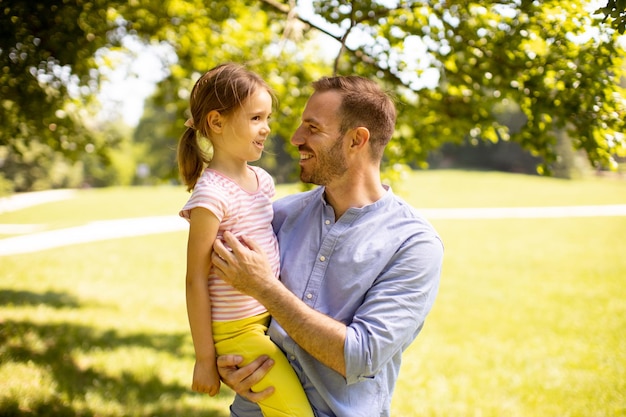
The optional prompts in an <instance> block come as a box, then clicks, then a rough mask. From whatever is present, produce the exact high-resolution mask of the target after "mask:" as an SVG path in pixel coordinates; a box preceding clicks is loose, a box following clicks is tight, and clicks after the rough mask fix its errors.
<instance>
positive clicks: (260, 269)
mask: <svg viewBox="0 0 626 417" xmlns="http://www.w3.org/2000/svg"><path fill="white" fill-rule="evenodd" d="M224 241H225V242H226V244H227V245H228V246H229V247H230V248H232V252H231V251H229V250H228V249H227V248H226V247H225V246H224V244H223V243H222V242H221V241H220V240H219V239H217V240H216V241H215V244H214V246H213V248H214V250H213V255H212V262H213V265H214V267H215V270H216V272H217V274H218V275H219V276H220V277H222V278H223V279H224V280H225V281H226V282H228V283H229V284H231V285H232V286H233V287H235V288H236V289H237V290H239V291H241V292H243V293H245V294H248V295H250V296H252V297H254V298H256V299H257V300H258V301H259V302H260V303H261V304H263V305H264V306H265V308H267V310H268V312H269V313H270V314H271V316H272V318H273V319H274V320H276V321H277V322H278V323H279V324H280V325H281V326H282V328H283V329H284V330H285V331H286V332H287V334H289V336H290V337H291V338H292V339H293V340H294V341H295V342H296V343H297V344H298V345H299V346H300V347H301V348H303V349H304V350H305V351H307V352H308V353H309V354H310V355H312V356H313V357H315V358H316V359H317V360H319V361H320V362H321V363H323V364H324V365H326V366H328V367H329V368H331V369H333V370H335V371H336V372H338V373H340V374H341V375H343V376H344V377H345V376H346V362H345V356H344V346H345V341H346V332H347V329H346V326H345V325H344V324H343V323H341V322H339V321H337V320H335V319H332V318H330V317H328V316H326V315H325V314H322V313H320V312H318V311H316V310H314V309H312V308H311V307H309V306H307V305H306V304H305V303H304V302H302V300H300V299H299V298H298V297H297V296H295V295H294V294H293V293H292V292H291V291H290V290H289V289H287V288H286V287H285V286H284V285H283V284H282V283H281V282H280V281H279V280H277V279H276V278H275V277H274V274H273V272H272V270H271V268H270V266H269V263H268V262H267V258H266V256H265V254H264V253H263V250H262V249H261V248H260V247H259V246H258V245H257V244H256V243H255V242H253V241H249V240H246V239H245V237H242V241H243V244H242V243H241V242H239V241H238V240H237V238H235V236H234V235H233V234H232V233H229V232H226V233H224ZM244 244H245V245H244Z"/></svg>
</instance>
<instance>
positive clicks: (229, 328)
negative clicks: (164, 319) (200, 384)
mask: <svg viewBox="0 0 626 417" xmlns="http://www.w3.org/2000/svg"><path fill="white" fill-rule="evenodd" d="M269 320H270V315H269V313H263V314H260V315H258V316H254V317H250V318H247V319H242V320H234V321H227V322H213V339H214V342H215V350H216V352H217V354H218V355H226V354H235V355H241V356H243V358H244V360H243V363H242V366H243V365H246V364H248V363H250V362H252V361H253V360H255V359H256V358H258V357H259V356H261V355H267V356H269V357H270V358H272V359H273V360H274V366H273V367H272V369H271V370H270V371H269V372H268V374H267V375H265V377H263V379H262V380H261V381H260V382H259V383H258V384H256V385H255V386H254V387H252V390H253V391H255V392H259V391H262V390H264V389H265V388H267V387H274V388H275V390H274V393H273V394H272V395H270V396H269V397H268V398H266V399H265V400H263V401H261V402H259V403H258V404H259V406H260V407H261V412H262V413H263V416H264V417H307V416H310V417H313V411H312V409H311V406H310V404H309V400H308V399H307V397H306V394H305V393H304V390H303V389H302V384H301V383H300V380H299V379H298V376H297V375H296V373H295V371H294V370H293V368H292V367H291V365H290V364H289V361H287V358H286V357H285V355H284V354H283V352H282V351H281V350H280V349H279V348H278V346H276V345H275V344H274V342H272V341H271V340H270V337H269V336H268V335H266V334H265V332H266V331H267V326H268V325H269Z"/></svg>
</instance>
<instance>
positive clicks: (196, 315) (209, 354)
mask: <svg viewBox="0 0 626 417" xmlns="http://www.w3.org/2000/svg"><path fill="white" fill-rule="evenodd" d="M189 221H190V225H189V240H188V242H187V275H186V282H187V289H186V296H187V316H188V317H189V327H190V329H191V337H192V339H193V347H194V350H195V352H196V363H195V366H194V371H193V383H192V386H191V389H193V390H194V391H197V392H203V393H207V394H209V395H211V396H214V395H216V394H217V393H218V392H219V389H220V378H219V375H218V373H217V366H216V363H215V346H214V344H213V331H212V328H211V301H210V299H209V287H208V285H207V280H208V276H209V269H210V268H211V253H212V252H213V242H214V241H215V238H216V236H217V231H218V227H219V221H218V219H217V217H215V215H214V214H213V213H211V212H210V211H209V210H207V209H204V208H201V207H197V208H193V209H191V212H190V213H189Z"/></svg>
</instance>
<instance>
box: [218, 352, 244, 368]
mask: <svg viewBox="0 0 626 417" xmlns="http://www.w3.org/2000/svg"><path fill="white" fill-rule="evenodd" d="M241 362H243V357H242V356H239V355H221V356H218V357H217V366H218V368H229V367H233V368H236V367H237V366H238V365H239V364H240V363H241Z"/></svg>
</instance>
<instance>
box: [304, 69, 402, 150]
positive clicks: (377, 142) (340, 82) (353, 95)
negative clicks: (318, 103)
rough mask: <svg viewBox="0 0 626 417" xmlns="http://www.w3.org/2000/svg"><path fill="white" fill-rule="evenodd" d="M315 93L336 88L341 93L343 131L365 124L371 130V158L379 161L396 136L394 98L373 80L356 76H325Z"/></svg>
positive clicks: (340, 115)
mask: <svg viewBox="0 0 626 417" xmlns="http://www.w3.org/2000/svg"><path fill="white" fill-rule="evenodd" d="M313 89H314V90H315V92H320V93H322V92H326V91H336V92H338V93H339V94H340V95H341V96H342V101H341V105H340V107H339V117H340V119H341V125H340V130H341V132H340V133H341V134H342V135H343V134H344V133H346V132H347V131H348V130H350V129H353V128H355V127H359V126H363V127H366V128H367V129H368V130H369V131H370V146H371V150H372V158H373V159H374V160H378V161H380V160H381V158H382V157H383V152H384V150H385V146H387V143H388V142H389V140H390V139H391V136H392V135H393V132H394V128H395V124H396V107H395V105H394V103H393V100H392V99H391V97H390V96H389V95H388V94H387V93H386V92H385V91H384V90H383V89H382V88H381V87H380V86H379V85H378V84H377V83H376V82H374V81H372V80H369V79H367V78H364V77H359V76H356V75H348V76H337V77H323V78H321V79H319V80H317V81H315V82H314V83H313Z"/></svg>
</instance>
